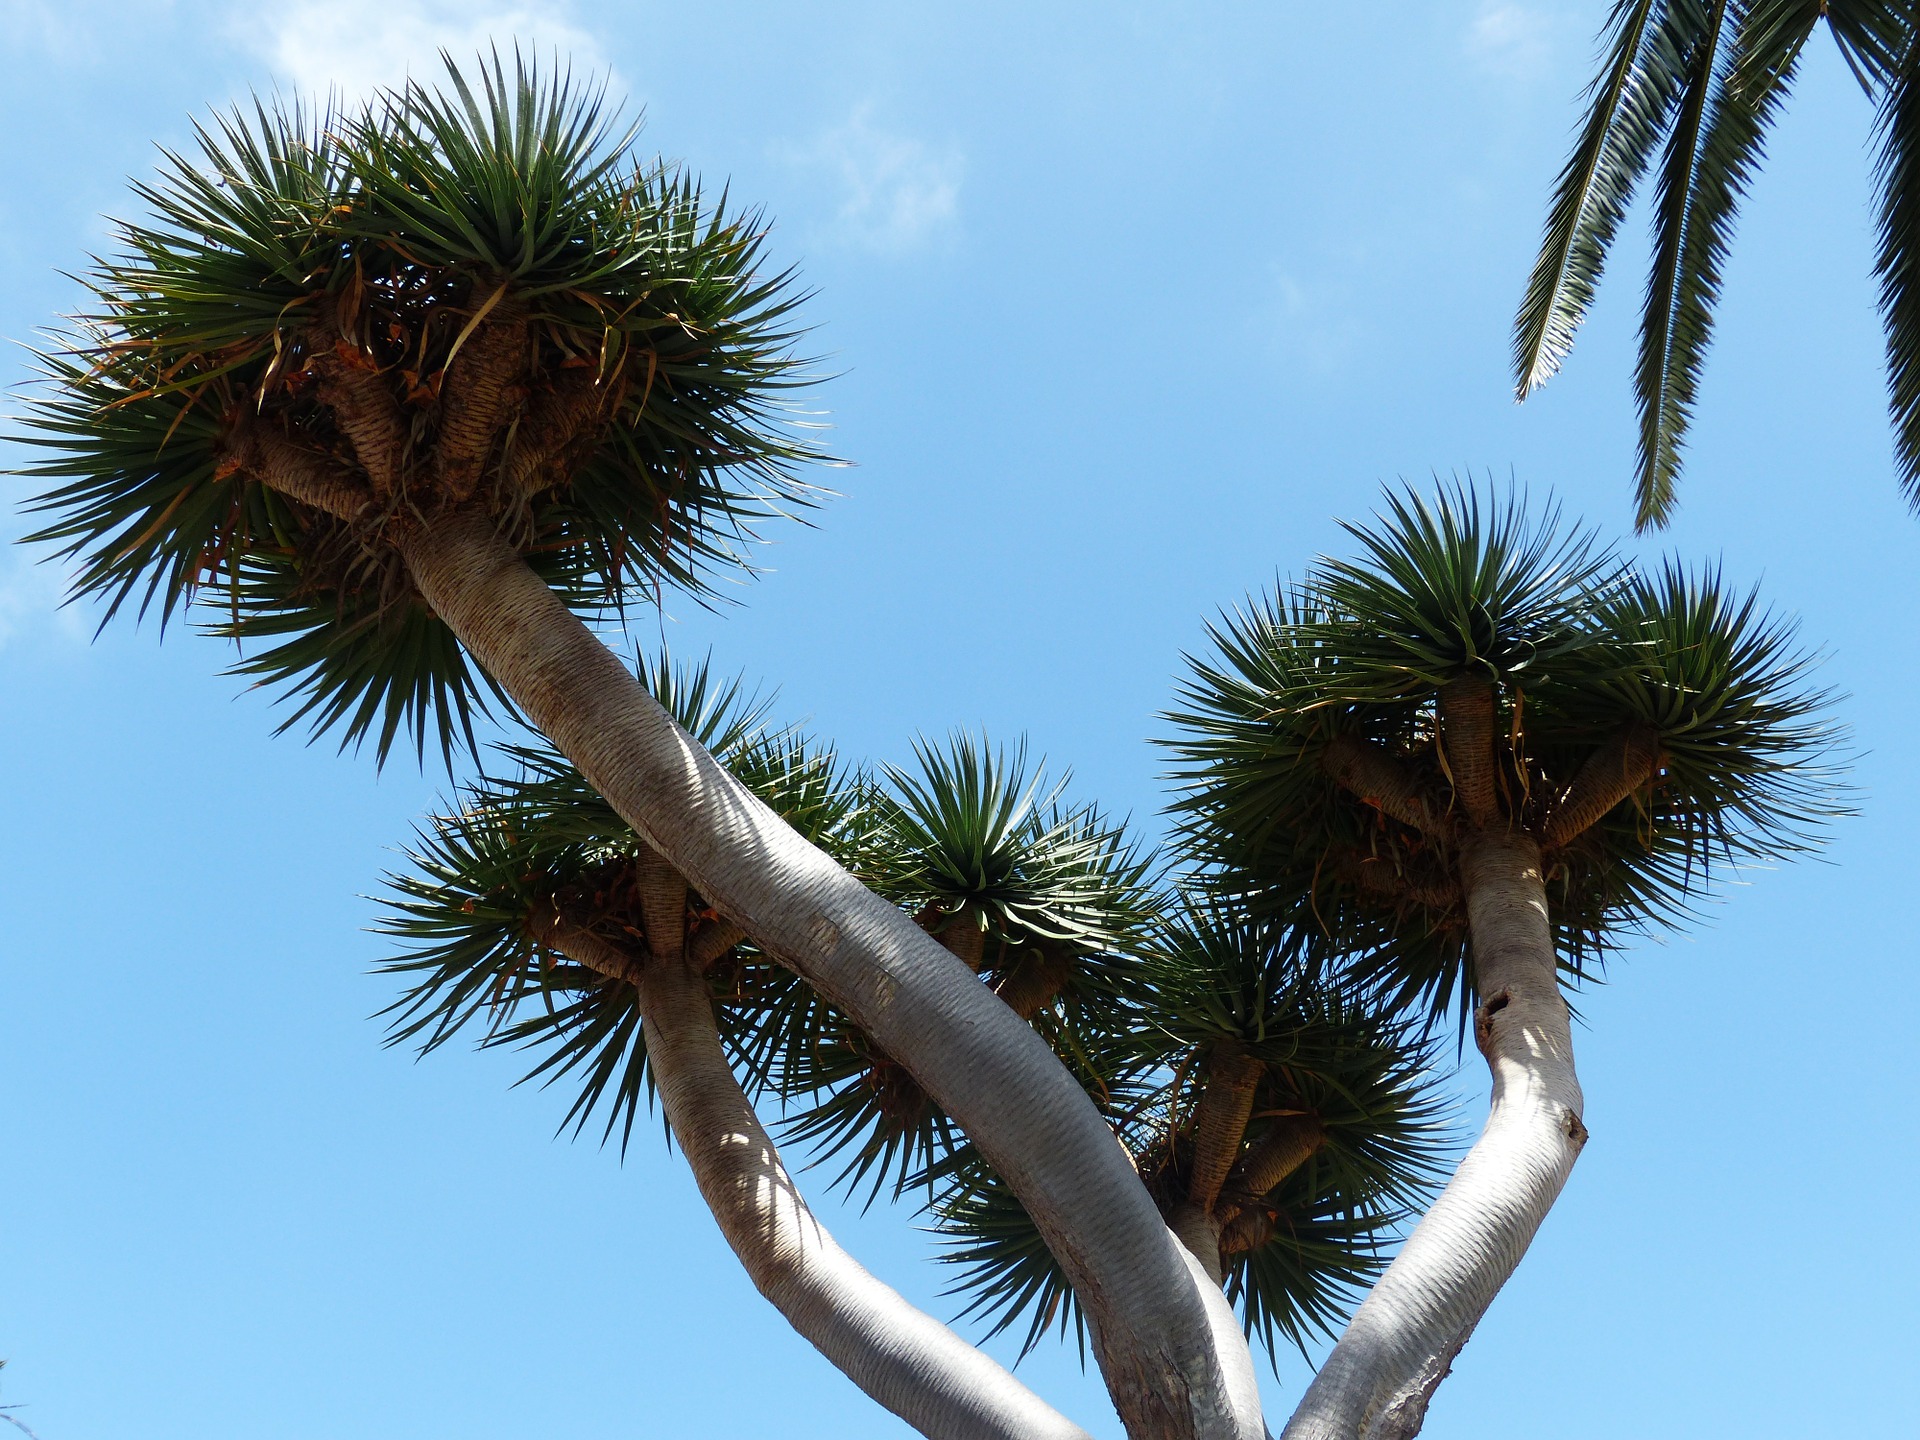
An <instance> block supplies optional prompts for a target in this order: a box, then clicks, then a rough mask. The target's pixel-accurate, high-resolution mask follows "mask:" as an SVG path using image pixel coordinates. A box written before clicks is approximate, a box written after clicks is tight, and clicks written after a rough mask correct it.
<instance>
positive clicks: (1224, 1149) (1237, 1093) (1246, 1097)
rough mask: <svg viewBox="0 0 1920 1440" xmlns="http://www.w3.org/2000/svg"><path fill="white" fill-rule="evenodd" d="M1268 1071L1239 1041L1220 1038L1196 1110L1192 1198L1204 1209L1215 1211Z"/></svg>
mask: <svg viewBox="0 0 1920 1440" xmlns="http://www.w3.org/2000/svg"><path fill="white" fill-rule="evenodd" d="M1266 1070H1267V1067H1266V1066H1265V1065H1263V1064H1262V1063H1261V1062H1260V1061H1258V1060H1256V1059H1254V1058H1253V1057H1252V1056H1251V1055H1249V1054H1247V1053H1246V1051H1245V1050H1244V1049H1243V1048H1242V1047H1241V1045H1240V1042H1239V1041H1237V1040H1230V1039H1229V1040H1222V1041H1220V1042H1219V1044H1217V1045H1215V1046H1214V1049H1213V1054H1212V1056H1211V1057H1209V1059H1208V1061H1207V1084H1206V1088H1205V1089H1204V1090H1202V1091H1201V1092H1200V1103H1199V1105H1198V1106H1196V1107H1195V1113H1194V1125H1193V1168H1192V1170H1191V1171H1190V1172H1189V1174H1188V1177H1187V1198H1188V1199H1189V1200H1191V1201H1192V1202H1193V1203H1194V1204H1196V1205H1198V1206H1199V1207H1200V1208H1201V1209H1202V1210H1207V1211H1211V1210H1212V1209H1213V1203H1214V1201H1216V1200H1218V1199H1219V1198H1220V1187H1221V1186H1222V1185H1224V1184H1226V1182H1227V1175H1228V1173H1229V1172H1230V1171H1232V1169H1233V1164H1234V1161H1235V1160H1237V1159H1239V1157H1240V1146H1241V1143H1242V1142H1243V1141H1244V1140H1245V1139H1246V1136H1247V1121H1248V1120H1249V1119H1250V1118H1251V1117H1252V1115H1253V1092H1254V1090H1255V1089H1256V1088H1257V1087H1258V1086H1259V1084H1260V1077H1261V1076H1262V1075H1264V1074H1265V1073H1266Z"/></svg>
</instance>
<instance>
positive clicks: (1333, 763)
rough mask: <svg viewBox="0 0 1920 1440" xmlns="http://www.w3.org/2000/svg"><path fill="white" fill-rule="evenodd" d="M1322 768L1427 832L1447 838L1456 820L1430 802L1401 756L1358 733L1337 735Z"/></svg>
mask: <svg viewBox="0 0 1920 1440" xmlns="http://www.w3.org/2000/svg"><path fill="white" fill-rule="evenodd" d="M1320 768H1321V769H1322V770H1324V771H1326V772H1327V774H1328V775H1329V776H1331V777H1332V779H1333V781H1334V782H1335V783H1336V784H1337V785H1339V786H1340V788H1341V789H1343V790H1346V791H1348V792H1349V793H1351V794H1352V795H1354V796H1355V797H1357V798H1358V799H1359V800H1360V801H1361V803H1362V804H1366V805H1371V806H1372V807H1373V808H1374V809H1376V810H1378V811H1379V812H1380V813H1381V814H1382V815H1385V816H1388V817H1389V818H1391V819H1394V820H1398V821H1399V822H1400V823H1401V824H1402V825H1411V826H1412V827H1413V828H1414V829H1416V830H1418V831H1419V832H1420V833H1421V834H1423V835H1432V836H1435V837H1443V836H1447V835H1450V834H1451V832H1452V828H1453V825H1452V821H1451V820H1450V819H1449V818H1448V817H1447V816H1446V815H1445V814H1443V813H1440V812H1439V811H1437V810H1436V809H1435V808H1434V806H1432V805H1431V804H1429V803H1428V800H1427V791H1426V786H1425V785H1424V784H1423V783H1422V782H1421V778H1420V776H1419V774H1418V773H1417V772H1416V771H1415V770H1414V769H1413V767H1412V766H1410V765H1408V764H1407V763H1406V762H1405V761H1403V760H1402V759H1401V758H1400V757H1399V756H1397V755H1394V754H1392V753H1390V752H1389V751H1387V750H1386V749H1385V748H1383V747H1382V746H1379V745H1376V744H1374V743H1373V742H1372V741H1371V740H1363V739H1361V738H1360V737H1359V736H1358V735H1336V736H1334V737H1333V738H1332V739H1331V740H1329V741H1328V742H1327V743H1326V745H1325V746H1324V747H1323V748H1322V749H1321V751H1320Z"/></svg>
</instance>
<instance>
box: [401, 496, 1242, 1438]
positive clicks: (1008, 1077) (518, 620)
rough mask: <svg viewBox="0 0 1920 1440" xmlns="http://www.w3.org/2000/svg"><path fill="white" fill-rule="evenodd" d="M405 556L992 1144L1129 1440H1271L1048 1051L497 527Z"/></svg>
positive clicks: (745, 903) (429, 591) (732, 898)
mask: <svg viewBox="0 0 1920 1440" xmlns="http://www.w3.org/2000/svg"><path fill="white" fill-rule="evenodd" d="M396 543H397V544H398V546H399V548H400V550H401V553H402V555H403V556H404V558H405V559H406V562H407V565H408V568H409V569H410V571H411V572H412V575H413V578H414V582H415V584H416V585H417V586H418V587H419V589H420V592H421V594H422V595H423V596H424V597H425V598H426V600H427V602H428V603H429V604H430V605H431V606H432V607H433V608H434V610H435V611H436V612H437V613H438V614H439V615H440V617H441V618H442V619H443V620H445V621H446V623H447V624H448V625H449V626H451V627H452V629H453V631H454V633H455V634H456V635H457V636H458V637H459V638H460V640H461V642H462V643H463V644H464V645H465V646H466V648H467V650H468V651H469V652H470V653H471V654H472V655H473V657H474V658H475V659H476V660H477V661H478V662H479V663H480V664H481V665H482V666H483V667H484V668H485V669H486V670H487V672H488V673H489V674H490V675H491V676H492V677H493V678H494V680H495V681H496V682H498V683H499V684H500V685H501V686H502V688H503V689H505V690H506V692H507V693H508V694H509V695H511V696H512V697H513V699H514V701H515V703H516V704H518V705H519V706H520V708H521V709H522V710H523V711H524V712H525V713H526V715H527V716H528V718H529V719H530V720H532V722H533V723H534V724H535V725H537V726H538V727H539V728H540V729H541V730H542V731H543V732H544V733H545V734H546V735H547V736H548V738H549V739H551V740H552V741H553V742H554V744H555V745H557V746H558V747H559V748H560V750H561V752H562V753H563V754H565V755H566V756H567V757H568V758H569V759H571V760H572V761H573V762H574V764H576V765H577V766H579V768H580V771H581V773H582V774H583V775H584V776H585V777H586V778H587V780H588V781H589V783H591V784H592V785H593V786H594V787H595V788H596V789H598V790H599V791H600V793H601V794H602V795H604V796H605V797H606V798H607V800H608V802H609V803H610V804H612V805H613V806H614V808H615V809H616V810H617V811H618V812H619V813H620V815H621V816H622V817H623V818H624V819H625V820H626V821H627V822H628V823H629V824H631V825H632V826H633V827H634V829H635V830H636V831H637V832H638V833H639V834H640V835H641V836H642V837H643V838H644V839H646V840H647V842H648V843H649V844H651V845H653V846H654V847H655V848H656V849H657V850H659V851H660V853H661V854H662V855H664V856H666V857H667V858H668V860H669V861H671V863H672V864H673V866H674V867H675V868H676V869H677V870H679V871H680V873H681V874H683V875H685V876H686V877H687V879H688V881H689V882H690V883H691V884H692V885H693V886H694V888H695V889H696V890H698V891H699V893H700V894H701V895H702V896H703V897H704V898H705V899H706V900H707V901H708V902H709V903H710V904H711V905H712V906H713V907H714V908H715V909H717V910H718V911H720V912H721V913H722V914H724V915H726V916H727V917H728V918H729V919H732V920H734V921H735V922H736V923H738V924H740V925H741V926H743V927H744V928H745V929H746V930H747V932H748V933H749V934H750V935H752V936H753V938H754V939H755V940H756V941H757V942H758V943H759V944H760V945H761V946H762V947H764V948H765V949H766V950H767V951H768V952H769V953H771V954H772V955H774V956H775V957H776V958H778V959H780V960H782V961H783V962H784V963H786V964H788V965H790V966H791V967H792V968H793V969H795V970H797V971H798V972H799V973H800V974H802V975H803V976H805V977H806V978H807V980H808V981H809V982H810V983H812V984H813V985H815V986H816V987H817V988H819V989H820V990H821V991H822V993H824V994H825V995H826V996H827V997H828V998H829V999H830V1000H832V1001H833V1002H834V1003H835V1004H836V1005H838V1006H839V1007H840V1008H841V1009H842V1010H844V1011H845V1012H846V1013H847V1014H848V1015H849V1016H850V1017H851V1018H852V1019H853V1021H854V1022H855V1023H856V1024H857V1025H859V1026H860V1027H861V1028H862V1029H863V1030H864V1031H865V1032H866V1033H867V1034H868V1035H870V1036H871V1037H872V1038H873V1040H874V1042H875V1043H876V1044H877V1045H879V1046H880V1048H881V1049H882V1050H884V1051H885V1052H886V1053H887V1054H889V1055H893V1056H896V1057H898V1058H899V1059H900V1060H901V1061H902V1063H904V1064H905V1065H906V1066H907V1068H908V1070H909V1071H910V1072H911V1073H912V1074H913V1076H914V1078H915V1079H916V1080H917V1081H919V1083H920V1084H921V1085H922V1086H923V1087H924V1088H925V1089H926V1091H927V1093H928V1094H929V1095H931V1096H932V1097H933V1098H934V1100H935V1101H937V1102H938V1103H939V1104H940V1105H941V1106H942V1108H944V1109H945V1110H946V1111H947V1113H948V1114H950V1115H952V1116H953V1117H954V1119H955V1120H956V1121H957V1122H958V1123H959V1124H960V1125H961V1127H962V1128H963V1129H965V1131H966V1132H967V1134H968V1135H969V1136H971V1137H972V1138H973V1140H974V1141H975V1143H976V1144H978V1145H979V1147H980V1149H981V1152H982V1154H984V1155H985V1156H986V1158H987V1160H988V1161H989V1163H991V1164H992V1165H993V1166H994V1167H995V1169H996V1170H998V1171H999V1173H1000V1174H1001V1175H1002V1176H1003V1177H1004V1178H1005V1179H1006V1181H1007V1183H1008V1185H1009V1186H1010V1187H1011V1188H1012V1189H1013V1191H1014V1193H1015V1194H1016V1195H1018V1196H1019V1197H1020V1199H1021V1201H1022V1202H1023V1203H1024V1204H1025V1206H1026V1208H1027V1210H1028V1213H1029V1214H1031V1215H1032V1217H1033V1219H1034V1221H1035V1223H1036V1225H1037V1226H1038V1227H1039V1229H1040V1231H1041V1234H1042V1235H1043V1236H1044V1237H1045V1239H1046V1241H1047V1244H1048V1246H1049V1247H1050V1248H1051V1249H1052V1251H1053V1253H1054V1255H1055V1257H1056V1258H1057V1259H1058V1260H1059V1261H1060V1264H1061V1266H1062V1268H1063V1269H1064V1271H1065V1272H1066V1274H1067V1276H1068V1278H1069V1279H1070V1281H1071V1282H1072V1284H1073V1286H1074V1290H1075V1293H1076V1295H1077V1296H1078V1298H1079V1301H1080V1303H1081V1306H1082V1307H1083V1309H1084V1312H1085V1313H1086V1315H1087V1318H1088V1321H1089V1325H1090V1328H1091V1330H1092V1334H1093V1339H1094V1348H1095V1354H1096V1356H1097V1358H1098V1359H1099V1361H1100V1365H1101V1370H1102V1372H1103V1375H1104V1377H1105V1379H1106V1382H1107V1388H1108V1391H1109V1393H1110V1394H1111V1395H1112V1397H1113V1401H1114V1405H1115V1407H1116V1408H1117V1409H1118V1410H1119V1412H1120V1416H1121V1418H1122V1420H1123V1421H1124V1422H1125V1424H1126V1427H1127V1432H1128V1434H1129V1435H1130V1436H1132V1437H1134V1440H1202V1437H1204V1440H1215V1437H1221V1440H1225V1437H1232V1440H1260V1437H1261V1436H1262V1434H1263V1427H1262V1425H1261V1421H1260V1404H1259V1392H1258V1388H1257V1384H1256V1381H1255V1376H1254V1371H1253V1360H1252V1355H1251V1353H1250V1352H1249V1351H1248V1349H1247V1345H1246V1341H1245V1338H1244V1336H1243V1335H1242V1334H1241V1331H1240V1327H1239V1325H1238V1323H1237V1321H1236V1320H1235V1318H1234V1316H1233V1314H1232V1312H1231V1310H1230V1309H1228V1307H1227V1305H1226V1303H1225V1300H1224V1298H1223V1297H1221V1295H1220V1293H1219V1291H1218V1289H1217V1288H1214V1287H1211V1286H1209V1285H1207V1284H1205V1283H1204V1282H1203V1281H1202V1280H1201V1278H1200V1277H1199V1275H1198V1273H1197V1272H1196V1270H1195V1268H1194V1266H1193V1265H1192V1264H1191V1263H1190V1262H1189V1261H1188V1259H1187V1257H1186V1255H1185V1252H1184V1251H1183V1250H1182V1248H1181V1246H1180V1245H1179V1243H1178V1242H1177V1241H1176V1240H1175V1238H1174V1237H1173V1235H1172V1234H1171V1233H1170V1232H1169V1231H1168V1230H1167V1228H1166V1226H1165V1224H1164V1223H1163V1222H1162V1221H1161V1218H1160V1216H1159V1214H1158V1212H1157V1211H1156V1209H1155V1208H1154V1205H1153V1202H1152V1200H1151V1199H1150V1198H1149V1197H1148V1195H1147V1193H1146V1191H1145V1190H1144V1189H1143V1188H1142V1186H1141V1185H1140V1183H1139V1180H1138V1178H1137V1177H1136V1176H1135V1174H1134V1172H1133V1169H1132V1166H1131V1165H1130V1164H1129V1162H1128V1159H1127V1157H1126V1155H1125V1153H1124V1151H1123V1150H1122V1148H1121V1147H1120V1146H1118V1145H1116V1144H1115V1143H1114V1139H1113V1134H1112V1132H1111V1131H1110V1130H1109V1129H1108V1128H1107V1126H1106V1124H1105V1122H1103V1121H1102V1120H1101V1119H1100V1116H1099V1113H1098V1112H1097V1111H1096V1110H1095V1109H1094V1107H1093V1103H1092V1101H1090V1100H1089V1099H1088V1098H1087V1096H1086V1095H1085V1094H1084V1093H1083V1092H1082V1091H1081V1090H1080V1087H1079V1086H1078V1085H1077V1084H1075V1083H1074V1081H1073V1078H1072V1077H1071V1076H1070V1075H1069V1074H1068V1073H1067V1071H1066V1070H1065V1068H1064V1067H1062V1066H1061V1065H1060V1063H1059V1062H1058V1061H1057V1060H1056V1059H1055V1058H1054V1056H1053V1054H1052V1053H1051V1052H1050V1051H1049V1050H1048V1049H1047V1047H1046V1045H1045V1043H1044V1042H1043V1041H1042V1040H1041V1039H1040V1037H1039V1036H1037V1035H1036V1034H1035V1033H1034V1032H1033V1030H1032V1029H1031V1028H1030V1027H1029V1026H1028V1025H1026V1024H1025V1023H1024V1022H1023V1021H1021V1020H1020V1018H1019V1017H1018V1016H1017V1015H1015V1014H1014V1013H1013V1011H1012V1010H1011V1009H1009V1008H1008V1007H1007V1006H1006V1005H1004V1004H1002V1003H1001V1002H1000V1001H999V1000H998V999H997V998H995V996H994V995H993V993H992V992H991V991H990V990H988V989H987V987H986V986H984V985H982V984H981V983H980V981H979V978H978V977H977V976H975V975H974V974H973V972H972V971H970V970H968V969H967V967H966V966H965V965H964V964H962V963H961V962H960V961H959V960H957V959H955V958H954V957H953V956H952V955H950V954H948V952H947V951H946V950H945V949H944V948H943V947H941V946H940V945H939V944H938V943H937V942H936V941H935V940H933V939H932V938H931V937H929V936H928V935H926V934H925V933H924V932H922V931H921V930H920V929H919V928H918V927H917V926H916V925H914V923H913V921H912V920H911V919H910V918H909V917H908V916H906V915H904V914H902V913H901V912H900V911H899V910H898V909H896V908H895V907H894V906H892V905H889V904H888V903H887V902H886V901H884V900H882V899H880V898H879V897H878V896H876V895H874V894H873V893H872V892H871V891H869V890H867V889H866V887H864V886H863V885H861V884H860V883H859V882H858V881H857V880H855V879H854V878H853V877H852V876H851V875H849V874H847V872H846V871H845V870H843V869H841V868H840V867H839V866H838V865H836V864H835V863H834V862H833V861H832V860H831V859H830V858H829V857H828V856H826V855H825V854H823V853H822V852H821V851H819V850H818V849H816V848H815V847H814V846H812V845H810V844H808V843H807V842H806V841H805V840H803V839H801V838H800V836H798V835H797V834H795V833H794V832H793V830H792V829H791V828H789V827H788V826H787V825H785V824H784V823H783V822H781V821H780V819H779V818H778V817H777V816H775V815H774V814H773V812H772V811H770V810H769V809H768V808H767V807H766V806H765V805H764V804H762V803H761V802H760V801H759V800H758V799H757V798H756V797H754V796H753V795H752V793H751V792H749V791H748V790H747V789H746V788H745V787H744V786H742V785H741V784H740V783H739V782H738V781H737V780H735V779H734V778H733V776H731V775H730V774H728V773H727V772H726V770H725V769H724V768H722V767H721V766H720V765H719V763H718V762H716V761H715V760H714V759H713V757H712V756H711V755H709V754H708V753H707V752H706V751H705V750H704V749H702V748H701V747H700V746H699V745H698V744H696V743H695V742H694V741H693V740H692V739H691V738H690V737H689V736H688V735H687V734H686V733H685V732H684V731H682V730H681V729H680V728H679V727H678V726H677V725H675V724H674V723H673V721H672V720H671V719H670V718H669V717H668V715H667V714H666V712H665V711H664V710H662V709H661V708H660V706H659V705H658V704H657V703H656V702H655V701H654V700H653V698H652V697H651V696H650V695H648V694H647V693H646V691H645V689H644V688H643V687H642V686H641V685H640V684H639V683H638V682H637V681H636V680H635V678H634V676H633V675H632V674H631V673H630V672H629V671H628V670H627V668H626V667H625V666H624V665H623V664H622V663H621V662H620V661H619V659H618V658H617V657H616V656H614V655H613V654H612V653H611V652H610V651H609V650H608V649H607V648H606V647H605V646H604V645H602V644H601V643H600V641H599V640H597V639H596V638H595V637H594V636H593V634H592V633H591V632H590V631H589V630H588V629H587V628H586V626H585V625H583V624H582V623H581V622H580V620H579V619H578V617H576V616H575V615H573V613H572V612H571V611H569V610H568V609H567V608H566V607H565V606H564V605H562V604H561V603H560V601H559V599H558V598H557V597H556V596H555V595H554V594H553V592H552V591H551V590H549V589H548V588H547V586H546V585H545V584H544V583H542V582H541V581H540V579H539V578H538V577H537V576H536V575H534V573H533V572H532V571H531V570H529V569H528V568H527V566H526V564H525V562H524V561H523V560H521V558H520V557H519V556H518V555H517V554H516V553H515V552H514V551H513V550H512V549H511V548H510V547H508V546H507V545H506V544H505V543H504V542H503V541H502V540H501V539H500V538H499V536H498V535H497V534H496V533H495V531H494V528H493V524H492V522H491V521H490V520H488V519H487V518H486V517H485V516H484V515H481V514H478V513H475V512H473V511H466V512H461V513H456V514H451V515H448V516H446V517H444V518H441V519H437V520H436V521H435V522H434V523H433V524H432V525H431V526H423V527H420V528H418V529H415V530H413V531H411V532H408V533H402V534H400V535H398V536H397V539H396ZM1209 1291H1211V1294H1209Z"/></svg>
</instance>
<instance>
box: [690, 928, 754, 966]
mask: <svg viewBox="0 0 1920 1440" xmlns="http://www.w3.org/2000/svg"><path fill="white" fill-rule="evenodd" d="M746 938H747V932H746V931H744V930H742V929H741V928H740V927H739V926H738V925H736V924H734V923H733V922H732V921H731V920H726V919H720V920H709V921H708V922H707V923H706V924H705V925H703V926H701V927H700V928H699V929H698V930H696V931H694V932H693V938H692V939H691V940H689V941H688V942H687V963H688V964H689V965H691V966H693V968H694V969H696V970H707V969H711V968H712V967H713V966H714V965H715V964H716V963H717V962H718V961H719V959H720V957H721V956H723V955H725V954H726V953H727V952H728V951H729V950H731V949H733V947H734V946H736V945H738V944H739V943H740V942H741V941H743V940H745V939H746Z"/></svg>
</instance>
